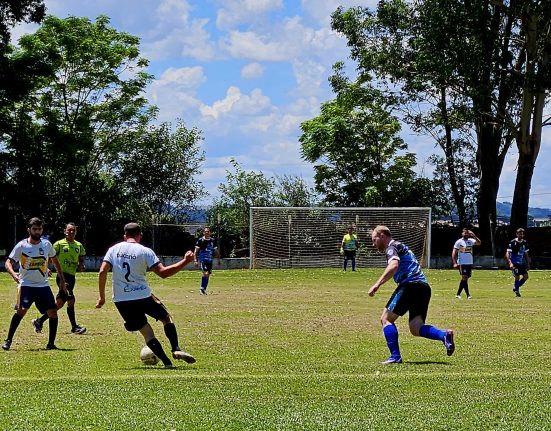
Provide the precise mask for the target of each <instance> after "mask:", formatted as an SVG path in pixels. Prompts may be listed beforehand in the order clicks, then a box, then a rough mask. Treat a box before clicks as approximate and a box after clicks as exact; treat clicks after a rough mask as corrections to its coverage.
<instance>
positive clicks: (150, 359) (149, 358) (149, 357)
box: [140, 346, 159, 365]
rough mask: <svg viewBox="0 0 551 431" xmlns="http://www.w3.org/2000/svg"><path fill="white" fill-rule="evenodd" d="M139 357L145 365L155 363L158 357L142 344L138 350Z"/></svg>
mask: <svg viewBox="0 0 551 431" xmlns="http://www.w3.org/2000/svg"><path fill="white" fill-rule="evenodd" d="M140 359H141V360H142V362H143V363H144V364H145V365H155V364H156V363H157V362H159V358H157V356H156V355H155V353H153V351H152V350H151V349H150V348H149V347H148V346H143V348H142V350H141V352H140Z"/></svg>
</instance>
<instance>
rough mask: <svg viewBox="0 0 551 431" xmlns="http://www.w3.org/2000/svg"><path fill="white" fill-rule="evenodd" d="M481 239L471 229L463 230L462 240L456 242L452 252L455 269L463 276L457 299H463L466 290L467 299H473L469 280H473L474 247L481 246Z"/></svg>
mask: <svg viewBox="0 0 551 431" xmlns="http://www.w3.org/2000/svg"><path fill="white" fill-rule="evenodd" d="M480 244H481V242H480V239H478V237H477V236H476V235H475V234H474V232H473V231H472V230H470V229H469V228H466V227H465V228H463V230H462V231H461V238H459V239H458V240H457V241H455V244H454V245H453V250H452V263H453V267H454V268H459V273H460V274H461V281H460V282H459V288H458V289H457V294H456V296H455V297H456V298H458V299H460V298H461V292H462V291H463V290H465V293H466V294H467V299H471V298H472V296H471V293H470V292H469V278H471V275H472V271H473V269H472V268H473V263H474V260H473V247H474V246H475V245H480Z"/></svg>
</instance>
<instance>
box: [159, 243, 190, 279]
mask: <svg viewBox="0 0 551 431" xmlns="http://www.w3.org/2000/svg"><path fill="white" fill-rule="evenodd" d="M193 256H194V254H193V252H192V251H191V250H190V251H188V252H186V254H185V255H184V257H183V258H182V260H180V261H178V262H176V263H173V264H172V265H169V266H164V265H163V264H162V263H159V264H158V265H156V266H155V267H153V268H152V269H151V270H152V271H153V272H154V273H155V274H157V275H158V276H159V277H161V278H167V277H170V276H172V275H174V274H176V273H177V272H178V271H180V270H181V269H182V268H183V267H184V266H186V265H187V264H188V263H190V262H193Z"/></svg>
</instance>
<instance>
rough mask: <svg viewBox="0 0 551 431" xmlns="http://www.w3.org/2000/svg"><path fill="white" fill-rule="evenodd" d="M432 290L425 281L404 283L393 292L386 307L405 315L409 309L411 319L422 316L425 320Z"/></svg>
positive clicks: (399, 314)
mask: <svg viewBox="0 0 551 431" xmlns="http://www.w3.org/2000/svg"><path fill="white" fill-rule="evenodd" d="M430 295H431V290H430V286H429V285H428V284H425V283H403V284H400V285H399V286H398V287H397V288H396V290H394V292H393V293H392V296H391V297H390V299H389V300H388V302H387V304H386V309H387V310H388V311H392V312H393V313H396V314H397V315H398V316H403V315H404V314H406V313H407V312H408V311H409V321H410V322H411V321H412V320H413V319H414V318H415V317H417V316H421V317H422V318H423V322H424V321H425V320H426V319H427V313H428V310H429V302H430Z"/></svg>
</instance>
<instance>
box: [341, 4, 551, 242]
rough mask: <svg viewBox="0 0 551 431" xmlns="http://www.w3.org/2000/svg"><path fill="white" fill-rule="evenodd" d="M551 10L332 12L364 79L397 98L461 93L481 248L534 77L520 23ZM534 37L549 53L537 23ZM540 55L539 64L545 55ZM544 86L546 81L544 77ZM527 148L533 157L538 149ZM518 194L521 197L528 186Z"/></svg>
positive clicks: (544, 17) (411, 7) (449, 7)
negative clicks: (473, 154) (469, 128)
mask: <svg viewBox="0 0 551 431" xmlns="http://www.w3.org/2000/svg"><path fill="white" fill-rule="evenodd" d="M550 9H551V4H550V3H549V2H544V1H541V0H538V1H536V0H512V1H500V0H474V1H469V2H456V1H451V0H445V1H441V0H423V1H421V0H418V1H413V2H406V1H402V0H391V1H381V2H379V5H378V8H377V11H376V13H372V12H370V11H369V10H368V9H366V8H353V9H349V10H346V11H345V10H343V9H342V8H341V9H338V10H337V11H336V12H335V14H334V15H333V26H334V28H335V29H336V30H338V31H340V32H342V33H343V34H345V35H346V37H347V38H348V41H349V46H350V47H351V53H352V58H354V59H355V60H357V61H358V64H359V72H360V75H361V76H362V78H363V79H364V80H376V82H378V83H383V86H384V87H385V88H386V90H388V91H390V92H391V93H392V94H395V93H396V91H397V90H398V91H399V92H400V96H401V98H400V102H402V103H403V104H408V103H411V101H412V100H415V101H418V100H423V99H424V98H427V96H428V95H429V96H433V97H434V96H435V95H437V94H438V93H439V92H440V91H441V90H443V89H445V91H446V94H447V95H448V98H447V100H448V101H453V100H460V102H461V103H460V105H459V108H460V109H463V110H465V109H466V110H468V112H466V114H467V115H466V116H465V118H466V119H468V121H469V123H471V124H472V125H473V128H474V130H475V132H476V141H477V164H478V167H479V171H480V188H479V193H478V199H477V201H478V202H477V204H478V218H479V224H480V228H481V235H482V239H483V245H486V250H489V248H490V244H491V241H490V239H491V238H492V232H491V230H492V226H493V224H494V223H495V219H496V208H495V202H496V198H497V192H498V188H499V178H500V175H501V171H502V167H503V163H504V159H505V156H506V154H507V151H508V150H509V148H510V146H511V144H512V143H513V141H514V139H515V138H516V137H517V136H518V135H519V131H520V130H521V129H520V126H521V123H520V122H519V120H520V119H521V117H522V115H521V110H520V107H521V105H522V104H521V100H522V99H523V97H522V95H523V92H525V90H526V84H527V83H530V82H532V80H531V79H530V72H529V69H528V68H527V67H526V65H527V63H526V61H525V58H526V49H527V43H528V42H529V39H528V38H527V36H526V34H527V33H526V31H525V30H524V29H525V28H527V27H526V25H523V22H533V21H534V19H536V18H537V19H536V21H538V22H540V23H541V24H543V23H547V24H549V10H550ZM529 17H532V20H530V19H529ZM538 17H541V20H539V18H538ZM541 28H542V29H545V26H544V25H542V26H541ZM534 37H535V40H536V41H537V42H536V45H537V46H538V47H540V51H539V52H540V53H542V54H543V53H545V52H547V50H548V48H546V46H548V41H547V39H546V38H548V33H545V31H543V30H542V31H539V32H535V33H534ZM541 58H542V63H541V64H542V65H544V64H545V61H544V60H543V59H544V58H545V55H541ZM544 69H545V67H540V68H538V66H536V67H535V70H537V71H539V70H544ZM384 84H387V85H386V86H385V85H384ZM542 88H544V89H548V88H549V84H548V83H547V80H546V79H544V80H542ZM544 94H545V92H544ZM450 95H451V97H449V96H450ZM524 96H525V99H526V98H527V99H528V100H529V101H530V100H533V101H535V100H539V99H536V98H531V97H526V94H524ZM533 106H534V105H532V107H533ZM527 111H528V112H532V111H533V109H532V111H531V110H530V109H528V110H527ZM539 124H541V123H539ZM535 126H536V127H539V126H538V121H535ZM540 130H541V128H540ZM532 148H534V146H532ZM530 153H531V159H532V161H534V160H535V157H537V152H535V151H530ZM528 169H529V167H528ZM532 171H533V164H532ZM532 171H530V172H532ZM519 174H520V170H519ZM523 175H524V177H526V176H527V175H526V172H524V174H523ZM529 177H530V178H531V175H529ZM522 193H523V195H525V196H526V197H527V196H528V195H529V190H527V189H526V190H523V192H522ZM526 210H527V207H526Z"/></svg>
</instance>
